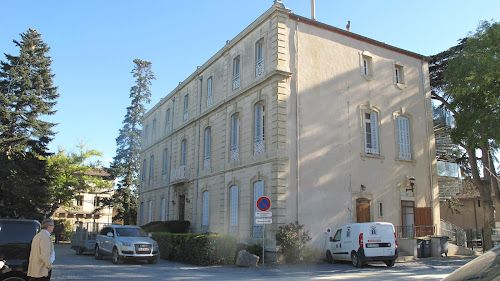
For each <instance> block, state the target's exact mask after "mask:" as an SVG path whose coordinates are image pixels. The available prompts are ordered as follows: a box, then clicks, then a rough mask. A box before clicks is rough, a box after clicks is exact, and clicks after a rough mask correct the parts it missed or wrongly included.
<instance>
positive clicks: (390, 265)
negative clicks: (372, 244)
mask: <svg viewBox="0 0 500 281" xmlns="http://www.w3.org/2000/svg"><path fill="white" fill-rule="evenodd" d="M395 263H396V261H394V260H392V261H385V265H387V266H388V267H392V266H394V264H395Z"/></svg>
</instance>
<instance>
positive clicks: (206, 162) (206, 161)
mask: <svg viewBox="0 0 500 281" xmlns="http://www.w3.org/2000/svg"><path fill="white" fill-rule="evenodd" d="M203 169H204V170H210V157H205V159H203Z"/></svg>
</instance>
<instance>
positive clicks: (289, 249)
mask: <svg viewBox="0 0 500 281" xmlns="http://www.w3.org/2000/svg"><path fill="white" fill-rule="evenodd" d="M304 226H305V225H303V224H299V222H297V221H296V222H292V223H290V224H288V225H282V226H280V227H279V231H278V233H276V245H277V246H278V248H279V249H280V250H281V252H282V253H283V254H284V255H285V261H286V262H287V263H296V262H299V261H300V259H301V254H302V249H303V248H304V246H305V244H306V243H307V242H309V241H311V235H309V230H303V229H304Z"/></svg>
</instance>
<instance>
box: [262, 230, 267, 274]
mask: <svg viewBox="0 0 500 281" xmlns="http://www.w3.org/2000/svg"><path fill="white" fill-rule="evenodd" d="M264 237H266V225H265V224H264V225H263V226H262V268H264V249H265V246H266V245H265V243H264Z"/></svg>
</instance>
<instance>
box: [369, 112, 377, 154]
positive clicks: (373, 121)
mask: <svg viewBox="0 0 500 281" xmlns="http://www.w3.org/2000/svg"><path fill="white" fill-rule="evenodd" d="M370 123H371V130H372V132H371V133H372V154H376V155H378V154H379V147H378V113H377V112H375V111H372V112H371V113H370Z"/></svg>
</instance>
